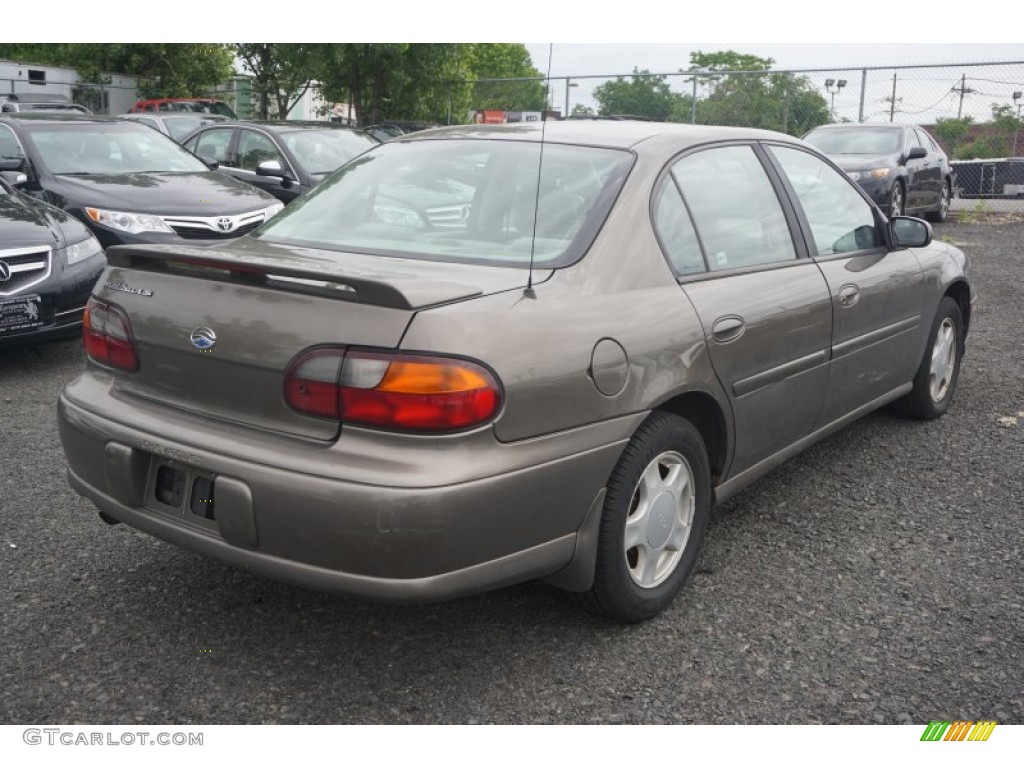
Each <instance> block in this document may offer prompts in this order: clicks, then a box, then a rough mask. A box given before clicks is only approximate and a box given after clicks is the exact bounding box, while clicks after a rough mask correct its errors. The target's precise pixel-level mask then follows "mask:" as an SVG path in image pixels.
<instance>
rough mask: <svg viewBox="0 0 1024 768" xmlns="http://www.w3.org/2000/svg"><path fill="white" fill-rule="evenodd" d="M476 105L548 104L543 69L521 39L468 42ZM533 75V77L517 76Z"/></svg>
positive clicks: (531, 107) (528, 107)
mask: <svg viewBox="0 0 1024 768" xmlns="http://www.w3.org/2000/svg"><path fill="white" fill-rule="evenodd" d="M469 48H470V50H469V51H468V60H467V63H468V65H469V69H470V72H471V74H472V77H473V79H474V80H475V81H476V82H475V84H474V87H473V97H472V99H473V102H472V108H473V109H505V110H518V111H538V112H539V111H541V110H543V109H545V108H546V104H545V100H546V96H547V94H546V90H545V87H544V83H543V81H542V80H541V79H540V78H543V77H544V73H543V72H540V71H539V70H537V69H536V68H535V67H534V66H533V60H532V59H531V58H530V52H529V51H528V50H527V48H526V46H525V45H523V44H521V43H475V44H472V45H470V46H469ZM516 78H532V79H516Z"/></svg>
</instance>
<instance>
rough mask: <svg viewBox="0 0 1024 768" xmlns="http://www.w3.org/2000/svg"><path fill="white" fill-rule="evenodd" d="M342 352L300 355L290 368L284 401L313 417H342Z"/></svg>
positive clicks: (315, 351) (286, 378) (316, 351)
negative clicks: (340, 379) (339, 380)
mask: <svg viewBox="0 0 1024 768" xmlns="http://www.w3.org/2000/svg"><path fill="white" fill-rule="evenodd" d="M344 357H345V353H344V351H343V350H340V349H330V348H327V349H314V350H313V351H311V352H307V353H305V354H304V355H301V356H300V357H299V358H298V359H297V360H295V362H293V363H292V364H291V366H290V367H289V368H288V374H287V375H286V376H285V379H284V399H285V402H286V403H288V405H290V406H291V407H292V408H294V409H295V410H296V411H299V412H300V413H308V414H309V415H311V416H326V417H328V418H332V419H339V418H341V387H340V386H339V385H338V379H339V377H340V376H341V361H342V359H343V358H344Z"/></svg>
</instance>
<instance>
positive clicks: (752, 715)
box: [0, 217, 1024, 725]
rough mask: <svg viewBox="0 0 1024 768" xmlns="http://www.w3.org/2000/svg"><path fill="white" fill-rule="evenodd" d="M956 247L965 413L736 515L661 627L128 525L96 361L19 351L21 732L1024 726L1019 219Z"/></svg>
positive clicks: (853, 439) (890, 422) (2, 446)
mask: <svg viewBox="0 0 1024 768" xmlns="http://www.w3.org/2000/svg"><path fill="white" fill-rule="evenodd" d="M936 236H937V237H943V238H945V239H948V240H951V241H953V242H955V243H957V244H958V245H960V246H961V247H963V248H964V249H965V250H966V251H968V252H969V253H970V255H971V256H972V258H973V264H974V279H975V287H976V290H977V292H978V294H979V296H980V304H979V306H978V308H977V311H976V316H975V319H974V324H973V328H972V334H971V337H970V340H969V349H968V356H967V359H966V361H965V364H964V368H963V370H962V373H961V378H960V385H959V391H958V393H957V396H956V400H955V402H954V404H953V407H952V409H951V411H950V412H949V414H948V415H947V416H946V417H945V418H943V419H940V420H939V421H937V422H932V423H919V422H912V421H906V420H903V419H900V418H898V417H895V416H892V415H889V414H887V413H879V414H875V415H872V416H869V417H867V418H865V419H862V420H861V421H860V422H858V423H856V424H854V425H852V426H851V427H849V428H848V429H846V430H844V431H843V432H841V433H839V434H837V435H834V436H832V437H831V438H829V439H827V440H826V441H824V442H822V443H820V444H818V445H817V446H815V447H814V448H812V449H810V450H808V451H807V452H805V453H804V454H803V455H802V456H800V457H798V458H796V459H794V460H792V461H790V462H789V463H787V464H786V465H784V466H783V467H781V468H780V469H778V470H776V471H775V472H774V473H772V474H771V475H769V476H768V477H766V478H764V479H763V480H762V481H760V482H759V483H757V484H756V485H755V486H753V487H751V488H750V489H748V490H747V491H745V492H744V493H742V494H741V495H739V496H738V497H736V498H735V499H733V500H732V501H730V502H729V503H728V504H726V505H724V506H722V507H721V508H719V509H718V510H716V512H715V514H714V516H713V520H712V525H711V527H710V530H709V534H708V538H707V541H706V544H705V549H704V552H703V555H702V557H701V560H700V562H699V564H698V569H697V571H696V573H695V574H694V576H693V578H692V579H691V581H690V583H689V585H688V586H687V587H686V589H685V590H684V592H683V593H682V594H681V595H680V597H679V599H677V600H676V602H675V604H674V605H673V607H671V608H670V609H669V610H668V611H666V612H665V613H664V614H663V615H662V616H660V617H659V618H657V619H656V620H654V621H651V622H648V623H647V624H644V625H641V626H632V627H622V626H616V625H611V624H609V623H607V622H604V621H602V620H600V619H598V618H595V617H592V616H590V615H588V614H585V613H582V612H580V611H579V610H578V609H576V608H575V607H574V605H573V603H572V602H571V601H569V600H567V599H565V597H564V596H563V595H562V594H561V593H559V592H558V591H557V590H555V589H553V588H550V587H547V586H545V585H543V584H528V585H523V586H520V587H515V588H511V589H505V590H502V591H499V592H494V593H491V594H487V595H481V596H477V597H473V598H469V599H464V600H459V601H456V602H452V603H447V604H443V605H437V606H430V607H415V608H410V607H396V606H382V605H374V604H367V603H362V602H358V601H354V600H347V599H341V598H337V597H332V596H326V595H322V594H318V593H315V592H310V591H305V590H302V589H297V588H292V587H289V586H285V585H281V584H277V583H275V582H272V581H268V580H265V579H262V578H259V577H254V576H250V575H247V574H245V573H242V572H239V571H236V570H233V569H231V568H229V567H227V566H223V565H220V564H218V563H215V562H210V561H207V560H204V559H202V558H201V557H199V556H198V555H194V554H192V553H189V552H185V551H182V550H179V549H176V548H174V547H172V546H171V545H168V544H164V543H162V542H160V541H158V540H156V539H153V538H150V537H148V536H146V535H144V534H142V533H138V532H136V531H134V530H133V529H131V528H129V527H127V526H124V525H121V526H117V527H113V528H111V527H108V526H106V525H104V524H103V523H101V522H100V520H99V519H98V518H97V516H96V514H95V512H94V510H93V508H92V507H91V505H90V504H89V503H87V502H85V501H84V500H82V499H80V498H78V497H77V496H76V495H75V494H74V493H72V492H71V491H70V490H69V489H68V487H67V484H66V482H65V480H64V469H63V459H62V454H61V450H60V444H59V440H58V437H57V431H56V427H55V406H54V404H55V401H56V398H57V394H58V392H59V390H60V388H61V386H62V384H63V383H64V382H66V381H68V380H69V379H71V378H73V377H74V376H75V375H76V374H77V372H78V370H79V369H80V368H81V366H82V355H81V353H80V350H79V344H78V342H74V341H71V342H58V343H51V344H46V345H41V346H39V347H35V348H20V349H14V350H0V420H2V424H3V438H2V441H0V505H2V515H0V573H2V575H3V578H2V582H0V614H2V622H0V659H2V660H3V661H2V662H0V722H2V723H117V724H126V725H131V724H134V723H139V722H142V723H164V722H167V723H179V724H191V723H272V722H277V723H475V722H481V723H482V722H498V723H616V722H629V723H662V722H666V723H819V722H825V723H919V724H924V723H927V722H928V721H929V720H931V719H936V718H945V719H967V720H978V719H995V720H998V721H999V722H1000V723H1006V722H1012V723H1022V722H1024V671H1022V670H1024V658H1022V657H1024V621H1022V616H1024V612H1022V603H1024V571H1022V569H1021V557H1022V536H1021V515H1022V512H1024V470H1022V456H1024V345H1022V344H1021V343H1020V340H1019V339H1020V332H1021V321H1022V320H1024V314H1022V310H1021V307H1022V304H1021V286H1022V285H1024V247H1022V244H1024V223H1021V222H1019V221H1018V222H1017V223H1014V222H1013V221H1010V220H1009V219H1008V218H1007V217H1003V218H1002V219H999V220H992V221H989V222H987V223H980V224H970V225H965V224H955V223H951V224H947V225H944V226H940V227H937V230H936Z"/></svg>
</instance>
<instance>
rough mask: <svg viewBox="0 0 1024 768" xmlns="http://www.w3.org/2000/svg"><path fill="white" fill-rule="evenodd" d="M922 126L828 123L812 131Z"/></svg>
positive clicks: (913, 125) (881, 123) (912, 125)
mask: <svg viewBox="0 0 1024 768" xmlns="http://www.w3.org/2000/svg"><path fill="white" fill-rule="evenodd" d="M920 127H921V126H919V125H915V124H913V123H883V122H873V123H826V124H825V125H819V126H818V127H817V128H812V129H811V130H812V131H821V130H829V131H835V130H839V131H847V130H851V129H854V128H920Z"/></svg>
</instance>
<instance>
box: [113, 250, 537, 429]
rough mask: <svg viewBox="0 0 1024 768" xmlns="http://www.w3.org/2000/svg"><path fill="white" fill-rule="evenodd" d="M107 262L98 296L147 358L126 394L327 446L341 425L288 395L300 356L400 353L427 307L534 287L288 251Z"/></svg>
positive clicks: (492, 273) (520, 275)
mask: <svg viewBox="0 0 1024 768" xmlns="http://www.w3.org/2000/svg"><path fill="white" fill-rule="evenodd" d="M108 261H109V266H108V269H107V272H106V273H105V274H104V276H103V277H102V278H101V280H100V282H99V284H98V286H97V289H96V291H95V293H96V295H97V297H99V298H101V299H102V300H103V301H106V302H109V303H112V304H115V305H117V306H119V307H120V308H121V309H123V310H124V311H125V312H126V313H127V315H128V318H129V321H130V323H131V329H132V335H133V337H134V339H135V344H136V348H137V351H138V357H139V361H140V369H139V371H137V372H135V373H123V374H122V373H118V375H117V378H116V383H115V387H116V389H117V390H118V391H119V392H120V393H123V394H125V395H133V396H138V397H143V398H146V399H149V400H153V401H158V402H160V403H162V404H166V405H169V406H172V407H175V408H180V409H183V410H188V411H191V412H194V413H199V414H202V415H205V416H209V417H211V418H215V419H220V420H224V421H230V422H235V423H242V424H245V425H248V426H253V427H257V428H260V429H265V430H271V431H274V432H280V433H286V434H291V435H295V436H299V437H306V438H313V439H319V440H331V439H334V438H335V437H336V436H337V434H338V430H339V426H340V425H339V423H338V422H337V421H335V420H331V419H326V418H317V417H312V416H307V415H304V414H300V413H297V412H295V411H293V410H292V409H291V408H289V407H288V406H287V405H286V403H285V399H284V393H283V389H284V380H285V373H286V371H287V370H288V367H289V365H290V364H291V363H292V361H294V360H295V359H296V357H297V356H298V355H299V354H300V353H302V352H303V351H305V350H308V349H310V348H313V347H317V346H327V345H330V346H358V347H372V348H383V349H394V348H397V347H398V345H399V344H400V342H401V339H402V336H403V334H404V333H405V329H406V328H407V327H408V324H409V322H410V320H411V319H412V317H413V315H414V314H415V313H416V311H418V310H419V309H422V308H426V307H432V306H438V305H441V304H446V303H450V302H455V301H464V300H468V299H472V298H474V297H476V296H481V295H485V294H487V293H492V292H495V291H500V290H509V289H513V288H515V287H518V286H521V285H523V284H525V281H526V273H525V271H523V270H517V269H503V268H492V267H482V266H473V265H468V266H467V265H452V264H439V263H437V262H428V261H418V260H414V259H385V258H381V257H374V256H366V255H359V254H338V253H326V254H325V253H322V252H317V251H312V250H308V249H295V248H290V247H289V248H285V249H276V248H273V247H270V248H268V247H260V248H258V249H253V250H246V249H244V248H243V249H234V248H224V249H217V250H207V249H203V248H175V247H171V246H143V247H132V246H120V247H115V248H111V249H110V250H109V251H108ZM204 339H205V340H204ZM211 342H212V344H211Z"/></svg>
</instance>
